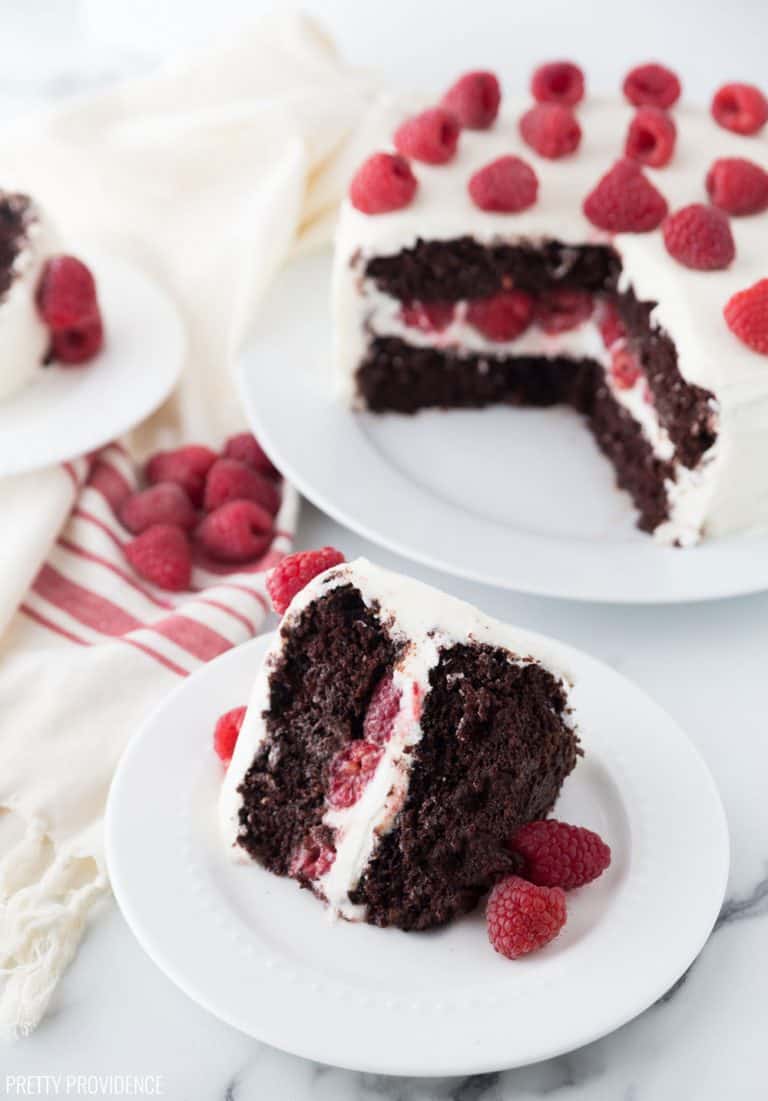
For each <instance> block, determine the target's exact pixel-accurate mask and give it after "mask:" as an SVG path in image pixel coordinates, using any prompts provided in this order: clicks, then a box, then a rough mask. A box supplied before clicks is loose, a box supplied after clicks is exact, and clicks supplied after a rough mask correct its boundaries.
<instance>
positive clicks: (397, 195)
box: [349, 153, 419, 214]
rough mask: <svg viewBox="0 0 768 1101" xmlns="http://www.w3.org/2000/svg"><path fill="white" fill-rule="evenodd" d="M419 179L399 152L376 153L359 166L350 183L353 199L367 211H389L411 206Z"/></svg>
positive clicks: (358, 208) (368, 212) (365, 212)
mask: <svg viewBox="0 0 768 1101" xmlns="http://www.w3.org/2000/svg"><path fill="white" fill-rule="evenodd" d="M418 186H419V185H418V181H417V179H416V177H415V176H414V174H413V172H412V171H411V166H410V165H409V164H408V161H407V160H406V159H405V157H401V156H400V155H399V153H374V154H373V156H371V157H369V158H368V160H367V161H363V163H362V164H361V165H360V167H359V168H358V170H357V172H356V173H355V174H354V176H353V177H352V182H351V184H350V185H349V198H350V200H351V202H352V206H354V207H355V208H356V209H357V210H361V211H362V212H363V214H387V213H388V212H389V211H390V210H401V209H402V207H404V206H408V204H409V203H410V201H411V200H412V199H413V196H414V195H415V194H416V188H417V187H418Z"/></svg>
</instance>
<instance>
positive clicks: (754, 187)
mask: <svg viewBox="0 0 768 1101" xmlns="http://www.w3.org/2000/svg"><path fill="white" fill-rule="evenodd" d="M707 194H708V195H709V198H710V200H711V201H712V202H713V203H714V204H715V206H717V207H720V209H721V210H724V211H725V212H726V213H727V214H737V215H738V214H759V213H760V212H761V211H763V210H765V209H766V208H768V172H766V171H765V169H764V168H761V167H760V165H759V164H755V162H754V161H748V160H745V159H744V158H743V157H721V158H720V160H717V161H715V162H714V164H713V165H712V167H711V168H710V170H709V172H708V173H707Z"/></svg>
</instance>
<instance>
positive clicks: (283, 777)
mask: <svg viewBox="0 0 768 1101" xmlns="http://www.w3.org/2000/svg"><path fill="white" fill-rule="evenodd" d="M569 689H570V682H569V679H568V675H567V673H566V672H565V670H564V669H563V667H562V663H561V659H560V656H559V654H558V652H557V650H556V648H554V647H553V646H552V645H551V644H548V643H543V642H542V640H541V639H539V638H537V637H536V636H532V635H528V634H526V633H525V632H523V631H518V630H516V629H514V628H511V627H508V626H506V625H505V624H503V623H499V622H497V621H495V620H493V619H490V618H488V617H487V616H485V615H483V614H482V613H480V612H479V611H477V610H476V609H474V608H472V607H471V606H470V605H468V604H465V603H463V602H461V601H459V600H456V599H454V598H452V597H450V596H447V595H445V594H443V593H440V592H438V591H437V590H435V589H431V588H429V587H428V586H426V585H423V584H420V583H419V582H416V581H413V580H410V579H408V578H405V577H401V576H399V575H397V574H394V573H390V572H388V571H386V570H383V569H380V568H378V567H377V566H374V565H372V564H371V563H370V562H367V561H365V560H364V559H358V560H357V561H355V562H352V563H342V564H341V565H336V566H333V567H331V568H330V569H327V570H325V571H324V572H322V573H320V574H318V575H317V576H316V577H314V578H313V579H312V580H311V581H310V582H309V583H308V584H307V585H306V586H305V587H304V588H303V589H302V590H301V591H300V592H298V593H297V595H296V596H294V598H293V600H292V601H291V603H290V605H289V607H288V609H287V611H286V613H285V615H284V617H283V621H282V623H281V625H280V628H279V630H278V632H277V634H276V636H275V641H274V643H273V644H272V646H271V648H270V650H269V652H268V654H267V656H266V658H265V660H264V663H263V665H262V668H261V670H260V672H259V674H258V677H257V681H256V685H255V687H254V691H253V695H252V697H251V700H250V703H249V705H248V711H247V714H246V718H245V722H244V724H243V727H242V730H241V732H240V737H239V739H238V742H237V746H236V749H235V754H234V757H233V759H232V762H231V764H230V767H229V770H228V773H227V776H226V779H225V783H224V787H223V791H222V797H221V816H222V823H223V829H224V832H225V836H226V838H227V843H228V844H229V845H230V846H233V847H234V851H235V852H236V853H237V854H239V855H241V856H244V857H251V858H253V859H254V860H256V861H258V862H259V863H261V864H263V865H264V866H265V867H266V868H268V869H269V870H270V871H272V872H275V873H276V874H278V875H286V876H292V877H293V878H294V879H296V880H297V881H298V882H299V883H300V884H302V886H305V887H309V888H310V889H311V890H312V891H313V892H314V893H315V894H316V895H317V896H318V897H319V898H321V899H323V900H325V901H326V902H327V904H328V906H329V907H330V908H331V909H332V910H333V911H334V912H336V913H337V914H340V915H341V916H343V917H345V918H348V919H350V920H358V921H368V922H371V923H372V924H376V925H396V926H399V927H400V928H402V929H426V928H430V927H432V926H436V925H441V924H444V923H445V922H448V921H450V920H451V919H452V918H454V917H456V916H458V915H459V914H462V913H465V912H467V911H469V910H471V909H472V908H473V907H474V906H475V905H476V904H477V902H478V900H479V899H480V897H481V896H482V895H483V894H484V893H485V892H486V891H487V890H488V889H489V888H490V887H491V886H492V885H493V884H494V883H495V882H496V881H497V880H498V879H499V878H500V877H501V876H503V875H504V874H507V873H509V872H510V871H514V869H515V863H514V858H513V856H512V855H511V852H510V850H509V847H508V841H509V838H510V837H511V836H512V834H513V833H514V832H515V830H516V829H517V828H518V827H519V826H521V825H522V824H523V823H525V822H529V821H533V820H536V819H540V818H543V817H545V816H546V815H547V814H548V813H549V812H550V811H551V810H552V808H553V806H554V804H555V801H556V799H557V796H558V793H559V791H560V788H561V785H562V783H563V781H564V779H565V778H566V777H567V776H568V774H569V773H570V772H571V770H572V769H573V767H574V765H575V764H576V760H577V757H578V755H579V752H580V750H579V742H578V737H577V735H576V732H575V724H574V722H573V720H572V716H571V712H570V709H569V705H568V694H569Z"/></svg>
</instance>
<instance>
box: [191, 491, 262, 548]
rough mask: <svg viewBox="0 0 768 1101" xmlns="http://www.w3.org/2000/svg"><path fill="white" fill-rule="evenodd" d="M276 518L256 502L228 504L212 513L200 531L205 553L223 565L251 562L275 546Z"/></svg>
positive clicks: (197, 534) (205, 519)
mask: <svg viewBox="0 0 768 1101" xmlns="http://www.w3.org/2000/svg"><path fill="white" fill-rule="evenodd" d="M272 524H273V518H272V516H270V514H269V513H268V512H267V510H266V509H265V508H262V506H261V505H257V504H256V502H255V501H241V500H237V501H228V502H227V503H226V504H225V505H220V506H219V507H218V508H216V509H214V510H213V512H209V513H208V515H207V516H206V517H205V518H204V519H203V521H202V522H201V524H200V526H199V527H198V529H197V532H196V537H197V541H198V543H199V544H200V546H201V547H202V549H203V550H204V551H205V552H206V553H207V554H210V556H211V558H215V559H217V560H218V561H220V562H233V563H237V562H252V561H254V560H255V559H257V558H260V557H261V555H262V554H264V552H265V551H266V550H267V549H268V547H269V544H270V543H271V542H272Z"/></svg>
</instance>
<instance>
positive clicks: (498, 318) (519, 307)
mask: <svg viewBox="0 0 768 1101" xmlns="http://www.w3.org/2000/svg"><path fill="white" fill-rule="evenodd" d="M533 310H534V305H533V299H532V298H531V296H530V294H528V293H527V292H526V291H518V290H510V291H499V292H498V294H494V295H492V297H490V298H475V299H473V301H471V302H470V303H468V305H467V321H468V322H469V324H470V325H474V327H475V328H476V329H477V330H478V331H479V332H481V333H482V334H483V336H485V337H487V338H488V340H495V341H499V342H502V343H503V342H506V341H508V340H514V339H515V338H516V337H518V336H520V334H521V333H524V332H525V330H526V329H527V328H528V326H529V325H530V323H531V321H532V320H533Z"/></svg>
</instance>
